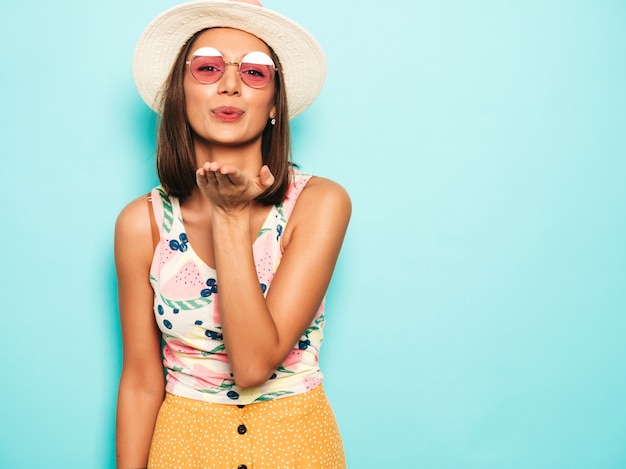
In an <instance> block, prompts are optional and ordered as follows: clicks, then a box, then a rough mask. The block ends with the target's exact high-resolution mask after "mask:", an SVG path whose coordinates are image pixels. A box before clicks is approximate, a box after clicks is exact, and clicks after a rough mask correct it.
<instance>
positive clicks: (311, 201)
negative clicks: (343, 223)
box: [296, 176, 352, 217]
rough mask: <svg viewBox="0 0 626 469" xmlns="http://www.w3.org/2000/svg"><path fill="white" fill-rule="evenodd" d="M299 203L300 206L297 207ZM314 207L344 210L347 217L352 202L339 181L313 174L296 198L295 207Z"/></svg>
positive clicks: (317, 209) (316, 209) (316, 208)
mask: <svg viewBox="0 0 626 469" xmlns="http://www.w3.org/2000/svg"><path fill="white" fill-rule="evenodd" d="M298 205H300V207H298ZM304 207H306V208H307V210H306V211H308V210H309V209H315V211H319V210H320V209H323V208H330V207H332V208H333V211H340V212H345V213H346V214H347V215H348V217H349V216H350V212H351V210H352V202H351V201H350V196H349V194H348V191H346V190H345V189H344V187H343V186H341V185H340V184H339V183H337V182H335V181H332V180H330V179H327V178H323V177H319V176H314V177H312V178H311V179H310V180H309V182H308V183H307V185H306V186H305V187H304V189H303V191H302V194H301V195H300V197H299V198H298V203H297V204H296V208H298V209H300V208H304Z"/></svg>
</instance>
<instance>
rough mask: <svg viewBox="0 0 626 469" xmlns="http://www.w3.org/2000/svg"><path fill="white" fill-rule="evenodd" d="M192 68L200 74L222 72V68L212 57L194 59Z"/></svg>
mask: <svg viewBox="0 0 626 469" xmlns="http://www.w3.org/2000/svg"><path fill="white" fill-rule="evenodd" d="M192 68H193V69H194V70H195V71H197V72H201V73H219V72H222V71H223V70H224V66H223V65H222V64H220V61H219V60H216V59H215V58H214V57H195V58H194V59H193V61H192Z"/></svg>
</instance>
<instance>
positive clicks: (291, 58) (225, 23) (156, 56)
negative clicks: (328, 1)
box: [133, 0, 326, 119]
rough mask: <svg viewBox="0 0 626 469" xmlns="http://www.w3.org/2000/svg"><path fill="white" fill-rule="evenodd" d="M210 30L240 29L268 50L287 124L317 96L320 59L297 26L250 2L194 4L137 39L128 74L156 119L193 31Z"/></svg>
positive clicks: (322, 69)
mask: <svg viewBox="0 0 626 469" xmlns="http://www.w3.org/2000/svg"><path fill="white" fill-rule="evenodd" d="M214 27H228V28H235V29H241V30H243V31H246V32H248V33H250V34H253V35H255V36H256V37H258V38H259V39H261V40H262V41H264V42H265V43H266V44H267V45H268V46H269V47H271V48H272V49H273V50H274V52H275V53H276V56H277V57H278V60H279V61H280V63H281V65H282V69H283V77H284V84H285V90H286V93H287V104H288V107H289V118H290V119H293V118H294V117H295V116H297V115H298V114H300V113H301V112H302V111H304V110H305V109H306V108H307V107H308V106H309V105H310V104H311V103H312V102H313V100H314V99H315V98H316V97H317V95H318V94H319V92H320V90H321V89H322V85H323V83H324V78H325V76H326V59H325V57H324V52H323V51H322V48H321V46H320V45H319V43H318V42H317V41H316V40H315V38H314V37H313V36H312V35H311V34H310V33H309V32H308V31H307V30H305V29H304V28H303V27H302V26H300V25H299V24H297V23H295V22H294V21H292V20H290V19H289V18H287V17H285V16H283V15H281V14H279V13H276V12H274V11H272V10H268V9H267V8H264V7H263V5H261V3H259V2H258V1H255V0H198V1H192V2H188V3H183V4H181V5H177V6H175V7H173V8H170V9H169V10H167V11H165V12H163V13H162V14H160V15H159V16H157V17H156V18H155V19H154V20H153V21H152V22H151V23H150V24H149V25H148V27H147V28H146V29H145V31H144V32H143V34H142V35H141V37H140V38H139V41H138V43H137V47H136V49H135V57H134V61H133V71H134V75H135V83H136V84H137V89H138V90H139V94H140V95H141V97H142V98H143V100H144V101H145V102H146V103H147V104H148V106H150V107H151V108H152V109H154V110H155V111H156V112H158V113H160V111H161V109H160V106H161V103H160V102H159V93H160V92H161V90H162V88H163V86H164V84H165V81H166V80H167V78H168V76H169V73H170V69H171V68H172V65H173V64H174V61H175V60H176V57H177V56H178V54H179V53H180V50H181V48H182V47H183V46H184V45H185V43H186V42H187V41H188V40H189V39H190V38H191V37H192V36H193V35H194V34H196V33H197V32H198V31H202V30H203V29H207V28H214Z"/></svg>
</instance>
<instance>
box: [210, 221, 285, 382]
mask: <svg viewBox="0 0 626 469" xmlns="http://www.w3.org/2000/svg"><path fill="white" fill-rule="evenodd" d="M247 210H248V209H245V210H243V211H241V212H237V213H224V212H219V211H217V210H215V211H214V214H213V237H214V238H213V239H214V246H215V262H216V270H217V276H218V283H219V299H220V316H221V322H222V328H223V332H224V342H225V344H226V350H227V353H228V356H229V359H230V363H231V366H232V369H233V374H234V376H235V380H236V381H237V384H239V385H240V386H242V387H248V386H254V385H258V384H260V383H261V382H263V381H265V380H266V379H267V378H268V377H269V376H270V375H271V373H272V372H273V371H274V368H275V367H276V366H277V365H278V364H277V363H276V362H277V361H278V358H277V357H274V355H276V351H277V349H278V345H279V343H280V337H279V334H278V330H277V327H276V324H275V322H274V319H273V318H272V315H271V313H270V311H269V309H268V307H267V304H266V301H265V298H264V296H263V293H262V291H261V288H260V285H259V279H258V276H257V272H256V268H255V265H254V257H253V252H252V245H251V234H250V222H249V214H248V212H247Z"/></svg>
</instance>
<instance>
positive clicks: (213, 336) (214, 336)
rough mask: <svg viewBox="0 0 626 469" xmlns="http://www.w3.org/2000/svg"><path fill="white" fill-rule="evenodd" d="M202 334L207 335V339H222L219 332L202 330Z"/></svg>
mask: <svg viewBox="0 0 626 469" xmlns="http://www.w3.org/2000/svg"><path fill="white" fill-rule="evenodd" d="M204 335H205V336H207V337H208V338H209V339H213V340H223V339H224V336H223V335H222V334H220V333H219V332H213V331H204Z"/></svg>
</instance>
